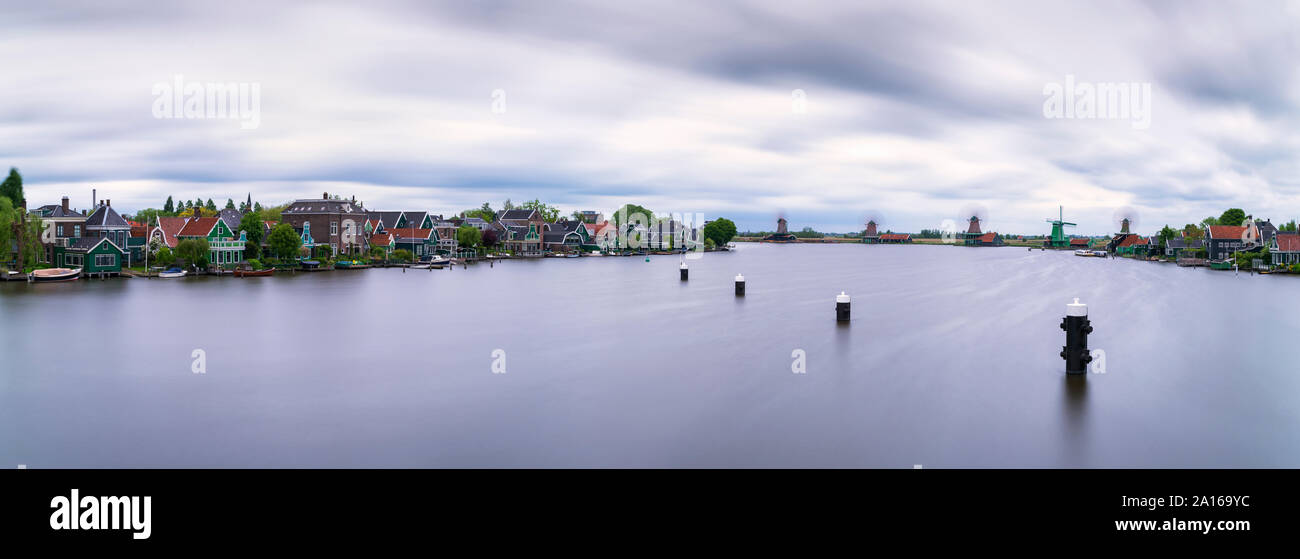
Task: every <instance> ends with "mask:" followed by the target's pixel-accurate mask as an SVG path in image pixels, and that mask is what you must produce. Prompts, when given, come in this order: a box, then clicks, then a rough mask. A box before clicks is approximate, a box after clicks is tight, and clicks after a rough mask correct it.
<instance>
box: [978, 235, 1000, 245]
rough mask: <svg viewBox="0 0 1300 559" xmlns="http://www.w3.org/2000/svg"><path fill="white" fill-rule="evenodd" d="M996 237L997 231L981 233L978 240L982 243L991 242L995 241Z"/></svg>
mask: <svg viewBox="0 0 1300 559" xmlns="http://www.w3.org/2000/svg"><path fill="white" fill-rule="evenodd" d="M995 237H997V233H985V234H983V235H980V236H979V239H978V240H979V242H981V243H991V242H994V240H995V239H994V238H995Z"/></svg>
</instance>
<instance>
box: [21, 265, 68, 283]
mask: <svg viewBox="0 0 1300 559" xmlns="http://www.w3.org/2000/svg"><path fill="white" fill-rule="evenodd" d="M80 278H81V268H46V269H44V270H33V271H32V273H30V274H28V275H27V279H28V280H30V281H32V282H35V283H53V282H56V281H73V280H77V279H80Z"/></svg>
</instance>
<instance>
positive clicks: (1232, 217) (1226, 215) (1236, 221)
mask: <svg viewBox="0 0 1300 559" xmlns="http://www.w3.org/2000/svg"><path fill="white" fill-rule="evenodd" d="M1245 220H1246V212H1244V211H1242V210H1241V208H1230V209H1228V210H1227V211H1225V212H1223V215H1221V216H1219V225H1241V224H1242V223H1241V222H1243V221H1245Z"/></svg>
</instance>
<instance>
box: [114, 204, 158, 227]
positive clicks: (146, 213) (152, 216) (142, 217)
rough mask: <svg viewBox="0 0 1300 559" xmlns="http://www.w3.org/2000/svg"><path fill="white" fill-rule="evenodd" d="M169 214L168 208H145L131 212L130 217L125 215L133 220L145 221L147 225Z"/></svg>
mask: <svg viewBox="0 0 1300 559" xmlns="http://www.w3.org/2000/svg"><path fill="white" fill-rule="evenodd" d="M167 214H168V212H167V211H166V210H159V209H155V208H145V209H143V210H140V211H138V212H135V213H134V214H131V216H130V217H126V216H123V217H126V219H130V220H132V221H139V222H140V223H143V224H145V225H154V224H155V223H156V221H157V219H158V217H159V216H164V215H167Z"/></svg>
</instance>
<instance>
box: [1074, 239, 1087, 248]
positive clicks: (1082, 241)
mask: <svg viewBox="0 0 1300 559" xmlns="http://www.w3.org/2000/svg"><path fill="white" fill-rule="evenodd" d="M1090 244H1092V239H1070V246H1088V245H1090Z"/></svg>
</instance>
